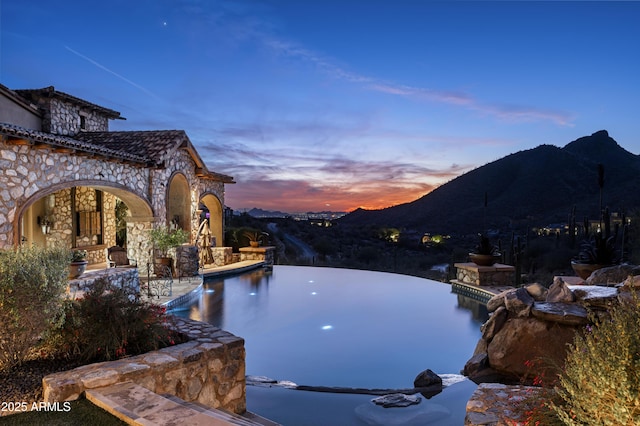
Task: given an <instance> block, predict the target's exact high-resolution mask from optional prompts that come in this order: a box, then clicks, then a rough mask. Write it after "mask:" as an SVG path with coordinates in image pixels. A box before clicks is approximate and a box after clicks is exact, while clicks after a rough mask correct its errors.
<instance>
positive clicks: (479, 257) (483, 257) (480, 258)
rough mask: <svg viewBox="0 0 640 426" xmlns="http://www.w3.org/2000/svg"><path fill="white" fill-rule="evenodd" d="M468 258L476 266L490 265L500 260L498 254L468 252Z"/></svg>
mask: <svg viewBox="0 0 640 426" xmlns="http://www.w3.org/2000/svg"><path fill="white" fill-rule="evenodd" d="M469 259H471V261H472V262H473V263H475V264H476V265H478V266H491V265H493V264H494V263H497V262H498V261H499V260H500V256H496V255H493V254H478V253H469Z"/></svg>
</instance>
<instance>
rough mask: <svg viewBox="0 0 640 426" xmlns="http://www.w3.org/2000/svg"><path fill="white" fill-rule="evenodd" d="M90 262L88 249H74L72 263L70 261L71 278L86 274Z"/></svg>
mask: <svg viewBox="0 0 640 426" xmlns="http://www.w3.org/2000/svg"><path fill="white" fill-rule="evenodd" d="M88 263H89V261H87V251H86V250H73V251H72V252H71V263H69V278H70V279H75V278H78V277H80V276H81V275H82V274H84V271H86V269H87V264H88Z"/></svg>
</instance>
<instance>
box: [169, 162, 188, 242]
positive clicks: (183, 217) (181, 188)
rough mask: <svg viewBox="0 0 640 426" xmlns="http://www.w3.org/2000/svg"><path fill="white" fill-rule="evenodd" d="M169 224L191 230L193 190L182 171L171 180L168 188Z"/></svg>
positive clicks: (171, 226)
mask: <svg viewBox="0 0 640 426" xmlns="http://www.w3.org/2000/svg"><path fill="white" fill-rule="evenodd" d="M167 225H168V226H169V227H170V228H172V229H178V228H180V229H184V230H185V231H187V232H189V233H190V232H191V191H190V190H189V182H188V181H187V178H186V177H185V175H183V174H182V173H176V174H174V175H173V177H172V178H171V179H170V180H169V189H168V190H167Z"/></svg>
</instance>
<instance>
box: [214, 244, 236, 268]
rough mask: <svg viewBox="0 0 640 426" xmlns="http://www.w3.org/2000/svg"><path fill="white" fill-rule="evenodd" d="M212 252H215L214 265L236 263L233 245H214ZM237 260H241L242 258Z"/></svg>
mask: <svg viewBox="0 0 640 426" xmlns="http://www.w3.org/2000/svg"><path fill="white" fill-rule="evenodd" d="M211 252H212V253H213V265H214V266H224V265H229V264H230V263H234V260H233V248H232V247H212V248H211ZM237 261H238V262H239V261H240V259H238V260H237Z"/></svg>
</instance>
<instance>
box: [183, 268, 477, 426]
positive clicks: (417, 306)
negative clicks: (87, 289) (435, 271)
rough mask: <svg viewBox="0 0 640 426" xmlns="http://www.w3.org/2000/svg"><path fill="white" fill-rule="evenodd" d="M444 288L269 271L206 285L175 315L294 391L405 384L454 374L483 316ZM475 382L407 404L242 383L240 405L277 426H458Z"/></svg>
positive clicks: (417, 281)
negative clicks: (236, 343)
mask: <svg viewBox="0 0 640 426" xmlns="http://www.w3.org/2000/svg"><path fill="white" fill-rule="evenodd" d="M460 297H461V296H458V295H455V294H452V293H451V287H450V286H449V285H448V284H443V283H438V282H435V281H430V280H425V279H422V278H416V277H410V276H406V275H397V274H390V273H382V272H372V271H361V270H349V269H334V268H315V267H300V266H274V268H273V270H272V271H267V270H257V271H253V272H249V273H245V274H242V275H238V276H233V277H225V278H224V279H213V280H210V281H207V282H206V283H205V289H204V291H203V294H202V297H201V298H200V300H198V301H196V302H195V303H193V304H192V305H190V306H188V307H186V308H185V309H182V310H180V311H176V312H174V313H175V314H176V315H179V316H185V317H189V318H192V319H195V320H199V321H205V322H209V323H211V324H213V325H215V326H218V327H221V328H223V329H225V330H228V331H230V332H231V333H234V334H236V335H238V336H241V337H243V338H244V339H245V348H246V353H247V355H246V366H247V368H246V370H247V374H248V375H256V376H267V377H271V378H274V379H276V380H287V381H291V382H294V383H297V384H299V385H311V386H333V387H359V388H390V389H397V388H411V387H413V380H414V378H415V377H416V375H418V373H420V372H421V371H423V370H425V369H427V368H429V369H431V370H433V371H434V372H436V373H438V374H457V373H459V371H460V370H461V369H462V367H463V366H464V364H465V362H466V361H467V360H468V359H469V358H470V357H471V355H472V354H473V350H474V348H475V345H476V343H477V341H478V339H479V338H480V334H481V333H480V324H481V323H482V321H483V318H474V316H477V315H474V314H473V313H472V312H471V311H470V310H469V309H466V308H464V307H462V306H463V305H464V306H466V305H467V304H468V303H469V301H467V300H465V302H464V303H459V301H458V299H459V298H460ZM475 388H476V385H475V384H473V383H472V382H470V381H468V380H464V381H462V382H460V383H456V384H454V385H452V386H449V387H447V388H446V389H445V390H444V391H443V392H442V393H440V394H438V395H436V396H434V397H433V398H431V399H428V400H426V399H423V400H422V402H421V403H420V404H418V405H414V406H411V407H408V408H390V409H383V408H380V407H377V406H374V405H373V404H372V403H370V400H371V399H372V398H373V396H371V395H351V394H332V393H317V392H307V391H298V390H291V389H282V388H262V387H255V386H247V408H248V409H249V410H250V411H253V412H256V413H258V414H260V415H263V416H265V417H267V418H270V419H272V420H274V421H277V422H279V423H282V424H283V425H295V426H300V425H366V424H385V425H390V424H433V425H452V424H462V423H463V419H464V411H465V404H466V401H467V400H468V399H469V396H470V395H471V393H472V392H473V390H475Z"/></svg>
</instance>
